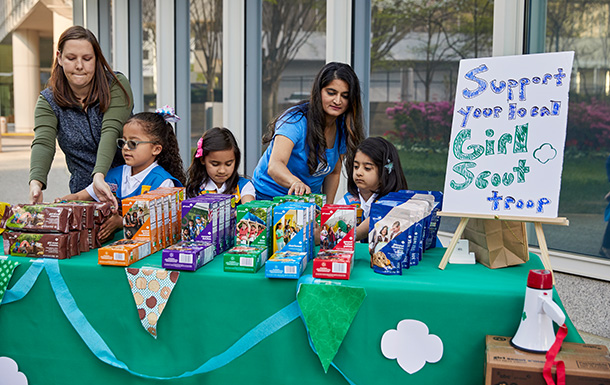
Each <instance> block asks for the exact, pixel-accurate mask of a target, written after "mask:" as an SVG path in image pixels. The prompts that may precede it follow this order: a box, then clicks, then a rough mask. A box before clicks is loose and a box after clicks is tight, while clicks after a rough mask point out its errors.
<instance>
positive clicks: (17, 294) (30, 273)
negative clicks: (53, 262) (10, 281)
mask: <svg viewBox="0 0 610 385" xmlns="http://www.w3.org/2000/svg"><path fill="white" fill-rule="evenodd" d="M43 267H44V263H43V261H42V260H40V259H37V260H35V261H33V262H32V264H31V265H30V267H29V268H28V270H27V271H26V272H25V274H23V275H22V276H21V278H20V279H19V281H17V283H15V284H14V285H13V287H12V288H11V289H10V290H7V291H6V292H4V297H3V298H2V304H3V305H4V304H7V303H11V302H15V301H19V300H20V299H22V298H23V297H25V296H26V295H27V294H28V293H29V292H30V289H31V288H32V286H34V283H35V282H36V280H37V279H38V275H40V272H41V271H42V268H43Z"/></svg>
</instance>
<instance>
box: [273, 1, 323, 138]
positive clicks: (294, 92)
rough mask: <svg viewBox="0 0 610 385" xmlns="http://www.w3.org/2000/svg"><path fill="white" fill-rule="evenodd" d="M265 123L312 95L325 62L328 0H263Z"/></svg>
mask: <svg viewBox="0 0 610 385" xmlns="http://www.w3.org/2000/svg"><path fill="white" fill-rule="evenodd" d="M262 49H263V52H262V61H263V65H262V71H263V75H262V78H263V79H262V83H263V84H262V103H261V104H262V109H263V110H262V119H263V122H262V127H263V133H265V132H266V128H267V124H268V123H269V122H270V121H272V120H273V118H274V117H275V116H276V115H277V114H279V113H281V112H282V111H284V110H285V109H286V108H288V107H289V106H291V105H294V104H296V103H298V102H299V101H301V100H303V99H307V98H308V97H309V93H310V91H311V86H312V83H313V79H314V77H315V75H316V74H317V73H318V71H319V70H320V68H322V66H323V65H324V63H325V56H326V1H324V0H277V1H263V31H262Z"/></svg>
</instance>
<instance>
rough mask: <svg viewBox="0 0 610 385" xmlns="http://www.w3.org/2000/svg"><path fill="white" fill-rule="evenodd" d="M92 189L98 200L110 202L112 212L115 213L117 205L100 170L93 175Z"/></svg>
mask: <svg viewBox="0 0 610 385" xmlns="http://www.w3.org/2000/svg"><path fill="white" fill-rule="evenodd" d="M93 191H95V195H97V197H98V198H99V200H100V202H110V203H111V204H112V212H113V213H116V211H117V207H119V205H118V203H117V201H116V198H115V196H114V195H113V194H112V191H110V186H108V183H106V181H105V180H104V174H102V173H101V172H98V173H95V175H93Z"/></svg>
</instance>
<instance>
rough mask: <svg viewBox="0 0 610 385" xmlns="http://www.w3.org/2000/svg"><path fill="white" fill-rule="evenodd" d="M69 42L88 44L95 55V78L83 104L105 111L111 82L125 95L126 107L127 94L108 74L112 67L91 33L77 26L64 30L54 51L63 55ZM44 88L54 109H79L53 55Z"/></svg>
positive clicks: (108, 100) (62, 70)
mask: <svg viewBox="0 0 610 385" xmlns="http://www.w3.org/2000/svg"><path fill="white" fill-rule="evenodd" d="M69 40H86V41H88V42H89V43H90V44H91V46H92V47H93V53H94V54H95V75H94V76H93V79H92V80H91V82H92V84H91V89H90V90H89V95H87V97H86V98H85V100H83V105H84V106H85V107H88V106H90V105H93V104H95V103H96V102H99V103H100V111H101V112H102V113H104V112H106V111H107V110H108V107H109V106H110V87H111V84H112V82H117V84H118V85H119V87H121V89H122V90H123V92H124V93H125V98H126V99H127V105H129V104H130V100H129V93H128V92H127V90H125V88H124V87H123V85H122V84H121V82H120V81H119V79H118V78H117V77H116V75H115V74H114V72H112V68H110V65H109V64H108V62H107V61H106V59H105V58H104V54H103V53H102V49H101V48H100V44H99V43H98V41H97V39H96V37H95V35H94V34H93V32H91V31H89V30H88V29H86V28H83V27H81V26H79V25H75V26H72V27H70V28H68V29H66V30H65V31H64V32H63V33H62V34H61V36H60V37H59V41H58V42H57V50H58V51H59V52H60V54H61V53H63V50H64V46H65V44H66V42H67V41H69ZM48 86H49V87H50V88H51V90H53V98H54V99H55V102H56V103H57V105H58V106H60V107H62V108H69V107H72V108H79V107H80V106H81V103H80V102H79V101H78V98H77V97H76V95H75V94H74V91H72V88H71V87H70V84H69V83H68V79H67V78H66V74H65V73H64V69H63V67H62V66H60V65H59V63H58V61H57V56H55V59H54V61H53V68H52V69H51V77H50V78H49V82H48Z"/></svg>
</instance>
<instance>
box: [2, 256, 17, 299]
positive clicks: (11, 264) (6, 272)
mask: <svg viewBox="0 0 610 385" xmlns="http://www.w3.org/2000/svg"><path fill="white" fill-rule="evenodd" d="M17 265H19V262H16V261H9V260H8V259H0V303H2V298H3V297H4V293H5V292H6V288H7V287H8V283H9V282H10V280H11V277H12V276H13V272H14V271H15V268H16V267H17Z"/></svg>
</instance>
